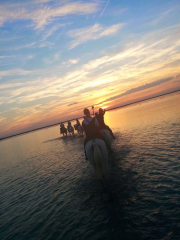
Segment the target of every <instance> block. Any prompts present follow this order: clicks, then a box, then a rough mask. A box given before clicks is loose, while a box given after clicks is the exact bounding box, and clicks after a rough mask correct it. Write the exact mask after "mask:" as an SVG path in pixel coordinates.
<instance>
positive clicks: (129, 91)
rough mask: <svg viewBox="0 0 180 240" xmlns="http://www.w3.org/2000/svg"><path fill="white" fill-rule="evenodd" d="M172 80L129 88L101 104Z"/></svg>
mask: <svg viewBox="0 0 180 240" xmlns="http://www.w3.org/2000/svg"><path fill="white" fill-rule="evenodd" d="M172 79H174V78H173V77H169V78H165V79H160V80H157V81H155V82H151V83H147V84H145V85H141V86H139V87H136V88H131V89H129V90H127V91H126V92H124V93H122V94H119V95H116V96H113V97H111V98H107V99H106V100H104V101H103V102H109V101H112V100H115V99H117V98H120V97H123V96H125V95H129V94H132V93H135V92H140V91H142V90H145V89H148V88H152V87H155V86H158V85H160V84H163V83H165V82H168V81H171V80H172ZM103 102H100V103H98V104H101V103H103Z"/></svg>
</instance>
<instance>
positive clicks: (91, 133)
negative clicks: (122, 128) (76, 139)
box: [82, 108, 113, 158]
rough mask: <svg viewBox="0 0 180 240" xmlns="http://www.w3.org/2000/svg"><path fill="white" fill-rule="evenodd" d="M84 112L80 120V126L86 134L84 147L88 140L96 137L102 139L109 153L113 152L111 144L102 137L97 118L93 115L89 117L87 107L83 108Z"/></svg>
mask: <svg viewBox="0 0 180 240" xmlns="http://www.w3.org/2000/svg"><path fill="white" fill-rule="evenodd" d="M84 114H85V118H84V120H83V122H82V126H83V129H84V131H85V134H86V138H85V140H84V149H85V146H86V143H87V142H88V141H90V140H93V139H96V138H97V139H102V140H103V141H104V142H105V144H106V147H107V149H108V151H109V153H113V150H112V149H111V146H110V145H109V144H108V143H107V141H106V139H105V138H104V136H103V135H102V133H101V131H100V126H99V123H98V121H97V119H96V118H94V117H91V115H90V112H89V109H87V108H85V109H84ZM85 155H86V152H85ZM86 158H87V156H86Z"/></svg>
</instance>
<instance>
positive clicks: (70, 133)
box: [67, 125, 74, 136]
mask: <svg viewBox="0 0 180 240" xmlns="http://www.w3.org/2000/svg"><path fill="white" fill-rule="evenodd" d="M67 130H68V133H69V135H70V136H71V135H72V136H74V128H73V127H72V126H71V125H68V126H67Z"/></svg>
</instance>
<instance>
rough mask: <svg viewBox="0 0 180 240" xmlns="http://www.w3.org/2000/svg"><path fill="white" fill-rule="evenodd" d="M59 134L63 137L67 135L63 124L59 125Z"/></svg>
mask: <svg viewBox="0 0 180 240" xmlns="http://www.w3.org/2000/svg"><path fill="white" fill-rule="evenodd" d="M60 133H61V134H63V136H64V133H65V134H66V135H67V129H66V128H65V126H64V123H60Z"/></svg>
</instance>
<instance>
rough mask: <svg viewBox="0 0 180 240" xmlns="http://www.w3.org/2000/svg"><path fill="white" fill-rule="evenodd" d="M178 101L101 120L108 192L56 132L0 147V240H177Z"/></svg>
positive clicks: (79, 152) (76, 145)
mask: <svg viewBox="0 0 180 240" xmlns="http://www.w3.org/2000/svg"><path fill="white" fill-rule="evenodd" d="M179 105H180V94H179V93H176V94H172V95H167V96H166V97H161V98H157V99H154V100H150V101H146V102H142V103H141V104H136V105H132V106H129V107H126V108H122V109H119V110H116V111H111V112H107V113H106V115H105V120H106V122H107V124H108V125H110V126H111V127H112V129H113V131H114V133H115V135H116V137H117V138H116V140H115V141H114V143H113V148H114V150H115V154H116V161H115V164H114V165H110V166H109V171H110V174H109V181H108V182H107V185H106V187H107V189H106V190H107V191H105V189H103V187H102V185H101V183H100V182H99V180H97V179H95V178H94V177H93V170H92V167H91V166H90V164H89V162H88V161H86V160H85V159H84V154H83V139H82V138H79V137H74V138H73V137H64V138H63V137H60V135H59V127H53V128H49V129H45V130H42V131H37V132H34V133H30V134H27V135H22V136H19V137H15V138H11V139H8V140H5V141H1V142H0V154H1V157H0V239H1V240H5V239H6V240H8V239H9V240H10V239H12V240H16V239H17V240H21V239H22V240H31V239H33V240H34V239H37V240H41V239H43V240H45V239H65V240H66V239H67V240H71V239H73V240H74V239H86V240H89V239H90V240H91V239H92V240H96V239H98V240H100V239H102V240H106V239H107V240H109V239H113V240H114V239H117V240H118V239H162V240H166V239H173V240H174V239H178V240H179V239H180V151H179V149H180V110H179Z"/></svg>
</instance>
